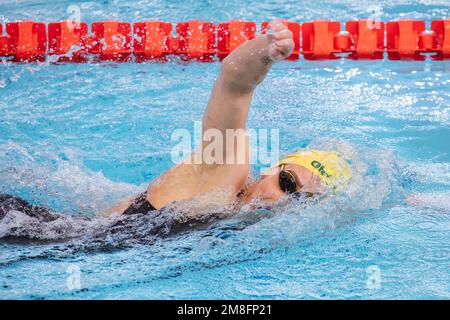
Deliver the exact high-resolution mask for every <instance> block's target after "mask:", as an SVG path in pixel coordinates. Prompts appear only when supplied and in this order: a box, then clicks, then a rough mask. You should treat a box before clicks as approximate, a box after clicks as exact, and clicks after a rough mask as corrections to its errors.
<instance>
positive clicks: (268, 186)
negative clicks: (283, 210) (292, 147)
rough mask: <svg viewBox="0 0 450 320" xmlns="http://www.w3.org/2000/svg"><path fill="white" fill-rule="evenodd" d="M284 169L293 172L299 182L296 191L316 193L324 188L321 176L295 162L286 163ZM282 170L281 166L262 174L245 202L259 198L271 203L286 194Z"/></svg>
mask: <svg viewBox="0 0 450 320" xmlns="http://www.w3.org/2000/svg"><path fill="white" fill-rule="evenodd" d="M283 169H284V170H286V171H289V172H291V173H292V174H293V176H294V178H295V181H296V184H297V189H296V191H298V192H308V193H313V194H315V193H320V192H322V191H323V190H324V186H323V184H322V182H321V180H320V178H319V177H318V176H316V175H315V174H313V173H312V172H311V171H309V170H308V169H306V168H304V167H302V166H298V165H295V164H286V165H285V166H284V168H283ZM280 172H281V168H280V167H278V168H273V169H271V170H270V172H268V173H267V174H264V175H262V176H261V179H260V180H259V181H258V182H257V183H256V184H255V185H254V186H253V188H252V189H251V191H250V193H249V194H248V195H247V196H246V197H245V199H244V202H245V203H249V202H250V201H251V200H253V199H259V200H261V201H263V202H264V203H267V204H271V203H274V202H275V201H277V200H279V199H280V198H282V197H283V196H285V195H286V193H285V192H284V191H283V190H282V189H281V186H280Z"/></svg>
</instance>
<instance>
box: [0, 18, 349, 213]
mask: <svg viewBox="0 0 450 320" xmlns="http://www.w3.org/2000/svg"><path fill="white" fill-rule="evenodd" d="M269 30H270V32H268V33H267V34H263V35H259V36H258V37H256V38H255V39H253V40H250V41H247V42H245V43H243V44H242V45H241V46H239V47H238V48H237V49H236V50H234V51H233V52H232V53H231V54H230V55H229V56H228V57H227V58H225V59H224V61H223V64H222V66H221V70H220V74H219V76H218V77H217V80H216V81H215V84H214V87H213V90H212V92H211V96H210V99H209V102H208V104H207V106H206V110H205V113H204V116H203V124H202V130H203V133H202V134H203V136H204V134H205V133H206V132H207V131H208V130H216V131H219V132H221V133H222V136H223V137H226V136H227V135H226V131H227V130H229V129H231V130H233V132H235V133H236V134H235V138H233V139H237V140H239V139H241V141H242V140H243V141H244V142H245V143H234V144H232V145H233V148H228V149H227V148H226V147H225V148H224V150H223V154H215V157H216V158H217V159H213V160H220V159H227V161H222V162H225V163H221V161H200V163H198V161H196V159H197V158H198V157H200V159H201V160H205V159H203V155H204V153H205V152H204V151H205V149H206V148H207V147H208V144H206V143H205V141H202V143H201V144H200V147H199V148H198V150H196V151H195V152H194V153H193V154H192V155H191V156H190V157H188V159H186V161H183V162H182V163H180V164H177V165H174V166H173V167H172V168H170V169H169V170H168V171H166V172H164V173H163V174H161V175H160V176H159V177H158V178H157V179H155V180H154V181H153V182H151V183H150V185H149V186H148V188H147V190H146V191H145V192H144V193H143V194H141V195H138V196H132V197H130V198H128V199H125V200H123V201H122V202H120V203H118V204H117V205H115V206H114V207H112V208H110V209H108V210H106V212H105V213H104V214H105V215H113V214H114V215H133V214H148V213H149V212H151V211H153V213H152V215H154V214H155V213H154V211H155V210H159V209H161V208H164V207H166V206H168V205H169V204H172V205H173V204H177V203H183V202H184V201H189V202H190V205H189V207H190V209H191V211H192V212H193V215H194V216H191V217H192V218H193V220H195V213H198V212H202V210H203V211H204V210H205V208H211V207H216V208H224V207H226V206H229V205H233V206H236V207H237V208H240V207H242V206H243V205H246V204H250V203H252V202H253V201H259V202H262V203H264V204H267V205H270V204H273V203H274V202H276V201H278V200H279V199H281V198H282V197H284V196H286V195H290V196H302V195H304V196H307V197H311V196H314V195H317V194H322V193H324V192H325V191H326V190H339V189H342V188H343V187H345V183H346V182H347V181H348V180H349V178H350V176H351V173H350V169H349V166H348V163H347V162H346V161H345V160H343V159H342V158H341V157H340V156H339V155H338V154H337V153H335V152H333V151H328V150H326V151H319V150H300V151H298V152H295V153H294V154H292V155H289V156H286V157H285V158H283V159H281V160H280V161H279V162H278V163H276V164H274V165H273V166H272V167H271V168H270V169H269V170H267V171H265V172H263V173H262V175H261V177H260V179H259V180H258V181H256V182H253V183H250V182H249V172H250V164H249V153H250V151H249V149H250V148H249V143H248V139H247V135H246V131H245V128H246V122H247V117H248V112H249V108H250V105H251V102H252V97H253V93H254V90H255V88H256V87H257V86H258V85H259V84H260V83H261V82H262V81H263V80H264V78H265V76H266V74H267V73H268V72H269V70H270V69H271V67H272V65H273V64H274V63H276V62H277V61H280V60H283V59H284V58H286V57H288V56H289V55H290V54H291V52H292V50H293V48H294V41H293V37H292V33H291V31H290V30H289V29H288V28H287V27H286V26H285V25H284V24H283V23H281V22H280V21H278V20H274V21H272V22H271V23H270V24H269ZM224 139H225V138H224ZM223 145H224V146H228V144H227V142H226V141H224V143H223ZM242 158H243V159H244V161H241V159H242ZM230 159H231V161H230ZM209 160H211V159H209ZM8 210H16V211H21V212H23V213H26V214H28V215H32V216H36V217H39V218H40V219H41V220H42V219H44V220H50V221H51V220H52V219H56V218H57V216H54V215H53V213H52V212H50V211H49V210H47V209H45V208H41V207H37V206H33V205H30V204H29V203H27V202H26V201H23V200H22V199H20V198H17V197H13V196H8V195H2V198H0V219H1V218H2V216H4V215H5V214H6V213H7V211H8Z"/></svg>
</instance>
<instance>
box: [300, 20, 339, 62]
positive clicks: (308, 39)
mask: <svg viewBox="0 0 450 320" xmlns="http://www.w3.org/2000/svg"><path fill="white" fill-rule="evenodd" d="M340 31H341V24H340V23H339V22H337V21H328V20H315V21H313V22H305V23H303V24H302V44H303V48H302V54H303V55H304V56H305V59H306V60H317V59H339V57H338V56H337V55H336V53H341V52H342V49H341V48H339V47H340V46H341V44H342V43H343V41H342V40H343V38H341V39H338V38H337V35H338V33H339V32H340ZM335 40H337V41H335Z"/></svg>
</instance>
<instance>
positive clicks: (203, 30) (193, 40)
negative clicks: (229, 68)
mask: <svg viewBox="0 0 450 320" xmlns="http://www.w3.org/2000/svg"><path fill="white" fill-rule="evenodd" d="M176 30H177V34H178V37H176V38H174V39H172V46H173V49H174V52H175V53H176V54H178V55H181V57H182V59H183V60H190V59H195V60H199V61H204V62H208V61H212V60H214V55H215V54H216V26H215V25H214V23H212V22H204V21H199V20H193V21H188V22H181V23H178V24H177V27H176Z"/></svg>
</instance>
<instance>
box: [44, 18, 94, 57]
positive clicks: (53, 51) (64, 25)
mask: <svg viewBox="0 0 450 320" xmlns="http://www.w3.org/2000/svg"><path fill="white" fill-rule="evenodd" d="M87 32H88V26H87V24H86V23H84V22H82V23H79V24H74V23H73V22H72V21H61V22H52V23H49V24H48V54H49V55H57V56H59V57H58V61H60V62H84V61H86V59H85V57H84V56H83V55H84V54H86V53H87V50H86V48H85V47H84V43H83V41H84V38H85V37H86V35H87Z"/></svg>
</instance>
